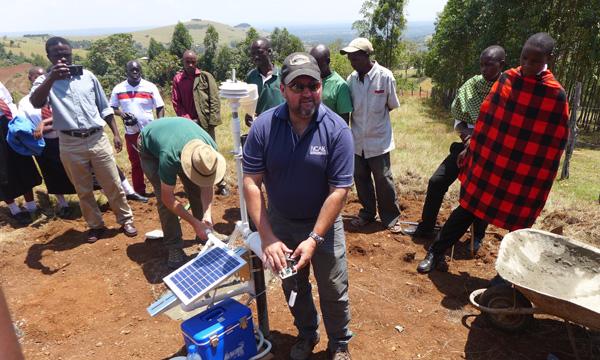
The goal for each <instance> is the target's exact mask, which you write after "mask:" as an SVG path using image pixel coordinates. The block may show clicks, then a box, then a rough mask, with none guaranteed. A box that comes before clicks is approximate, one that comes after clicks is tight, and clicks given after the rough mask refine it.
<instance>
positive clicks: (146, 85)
mask: <svg viewBox="0 0 600 360" xmlns="http://www.w3.org/2000/svg"><path fill="white" fill-rule="evenodd" d="M109 104H110V106H111V107H115V108H118V107H120V108H121V111H123V112H128V113H132V114H133V115H135V117H136V118H137V121H138V124H137V125H135V126H125V133H127V134H136V133H138V132H140V131H141V130H142V129H143V128H144V126H146V125H148V123H150V121H152V120H154V114H153V112H152V111H153V110H154V109H155V108H159V107H163V106H165V103H164V102H163V99H162V97H161V96H160V92H159V91H158V88H157V87H156V85H154V84H153V83H151V82H149V81H146V80H144V79H141V80H140V83H139V84H138V85H137V86H131V84H129V83H128V82H127V80H125V81H123V82H122V83H120V84H118V85H117V86H115V88H114V89H113V91H112V94H111V96H110V101H109Z"/></svg>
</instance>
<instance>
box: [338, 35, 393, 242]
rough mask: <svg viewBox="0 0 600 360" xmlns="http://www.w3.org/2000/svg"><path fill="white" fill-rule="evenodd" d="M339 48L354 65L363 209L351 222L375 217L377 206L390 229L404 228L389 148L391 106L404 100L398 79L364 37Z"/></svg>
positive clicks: (358, 173)
mask: <svg viewBox="0 0 600 360" xmlns="http://www.w3.org/2000/svg"><path fill="white" fill-rule="evenodd" d="M340 53H341V54H342V55H348V60H350V64H351V65H352V67H353V68H354V70H355V71H354V72H352V74H350V76H348V79H347V82H348V86H349V87H350V93H351V95H352V106H353V107H354V110H353V111H352V115H351V117H350V122H351V124H352V136H353V137H354V183H355V184H356V192H357V193H358V199H359V201H360V203H361V205H362V209H360V211H359V213H358V217H357V218H356V219H354V220H353V221H352V222H351V225H352V226H353V227H354V228H361V227H363V226H365V225H367V224H369V223H371V222H373V221H375V216H376V215H377V213H378V212H379V219H380V220H381V222H382V223H383V225H384V226H386V227H387V228H388V230H389V231H390V232H392V233H401V232H402V226H401V225H400V223H399V221H398V220H399V218H400V208H399V207H398V202H397V201H396V188H395V186H394V178H393V177H392V170H391V164H390V151H392V150H393V149H394V148H395V145H394V135H393V132H392V123H391V122H390V111H392V110H393V109H395V108H397V107H398V106H400V103H399V101H398V96H397V95H396V80H395V79H394V75H393V74H392V72H391V71H390V70H388V69H386V68H384V67H383V66H381V65H379V64H378V63H377V62H376V61H372V60H371V59H370V54H371V53H373V45H371V42H370V41H369V40H367V39H365V38H356V39H354V40H352V41H351V42H350V44H349V45H348V46H347V47H345V48H343V49H342V50H340ZM371 176H372V178H371ZM372 179H373V180H374V184H373V180H372Z"/></svg>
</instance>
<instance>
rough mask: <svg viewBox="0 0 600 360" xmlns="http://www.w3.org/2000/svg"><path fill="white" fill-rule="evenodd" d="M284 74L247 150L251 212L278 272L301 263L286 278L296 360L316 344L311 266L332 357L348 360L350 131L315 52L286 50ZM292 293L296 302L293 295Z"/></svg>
mask: <svg viewBox="0 0 600 360" xmlns="http://www.w3.org/2000/svg"><path fill="white" fill-rule="evenodd" d="M281 79H282V80H281V85H280V88H281V93H282V94H283V97H284V98H285V100H286V102H285V103H283V104H281V105H279V106H277V107H275V108H272V109H270V110H268V111H266V112H264V113H262V114H261V115H260V116H259V117H258V118H257V119H256V121H255V122H254V124H253V125H252V127H251V128H250V133H249V134H248V140H247V141H246V145H245V147H244V162H243V166H244V194H245V196H246V199H247V203H248V213H249V214H250V216H251V218H252V220H254V223H255V224H257V227H258V232H259V234H260V238H261V240H262V248H263V261H264V262H265V265H266V266H268V267H271V268H272V269H273V270H275V271H279V270H281V269H282V268H284V267H285V266H286V255H291V257H292V258H294V259H295V260H297V262H298V263H297V265H296V266H295V268H296V270H298V273H297V274H296V275H295V276H292V277H289V278H286V279H284V280H283V281H282V286H283V291H284V294H285V296H286V298H287V299H288V301H289V303H290V308H291V312H292V315H293V316H294V325H296V327H297V329H298V332H299V335H298V338H297V341H296V343H295V344H294V345H293V346H292V349H291V353H290V357H291V359H308V358H309V357H310V355H311V353H312V350H313V348H314V347H315V345H316V344H317V343H318V342H319V332H318V327H319V316H318V314H317V310H316V308H315V305H314V303H313V298H312V294H311V285H310V282H309V281H308V277H309V273H310V267H309V266H306V265H308V264H309V263H312V267H313V272H314V276H315V279H316V281H317V286H318V291H319V300H320V305H321V311H322V313H323V321H324V323H325V330H326V331H327V337H328V338H329V344H328V349H329V354H330V358H332V359H336V360H341V359H350V353H349V352H348V342H349V341H350V338H351V337H352V332H351V331H350V329H349V322H350V308H349V303H348V269H347V263H346V245H345V236H344V226H343V223H342V219H341V217H340V211H341V210H342V207H343V206H344V203H345V201H346V197H347V194H348V191H349V189H350V187H351V186H352V171H353V155H352V149H353V144H352V135H351V133H350V129H349V128H348V126H347V125H346V123H345V122H344V120H343V119H342V118H340V117H339V116H338V115H337V114H336V113H335V112H333V111H332V110H331V109H329V108H328V107H326V106H324V105H322V104H321V74H320V71H319V67H318V65H317V61H316V60H315V59H314V58H313V57H312V56H310V55H308V54H306V53H293V54H291V55H289V56H288V57H287V58H286V59H285V61H284V63H283V67H282V71H281ZM263 183H264V185H265V189H266V193H267V195H268V198H269V207H268V208H267V207H266V204H265V201H264V197H263V194H262V193H261V186H262V184H263ZM292 294H295V302H294V301H291V300H290V296H294V295H292ZM292 298H293V297H292Z"/></svg>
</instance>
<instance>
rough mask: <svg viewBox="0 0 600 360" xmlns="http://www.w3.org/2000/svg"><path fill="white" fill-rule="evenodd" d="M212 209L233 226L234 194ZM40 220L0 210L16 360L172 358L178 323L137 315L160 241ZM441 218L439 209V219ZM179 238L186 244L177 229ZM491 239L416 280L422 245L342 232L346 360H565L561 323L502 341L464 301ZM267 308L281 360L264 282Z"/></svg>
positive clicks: (289, 334) (151, 283) (416, 207)
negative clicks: (91, 234) (19, 352)
mask: <svg viewBox="0 0 600 360" xmlns="http://www.w3.org/2000/svg"><path fill="white" fill-rule="evenodd" d="M38 195H40V194H39V193H38ZM42 197H43V196H42ZM155 201H156V200H155V199H151V200H150V202H149V203H148V204H142V203H136V202H132V203H131V205H132V207H133V210H134V213H135V216H136V219H137V221H136V225H137V227H138V231H139V233H140V234H144V233H145V232H147V231H150V230H153V229H156V228H157V227H159V225H158V218H157V213H156V210H155ZM215 204H216V206H215V209H214V221H215V229H216V230H217V231H219V232H221V233H224V234H228V233H230V232H231V231H232V229H233V226H234V223H235V221H236V220H237V219H238V218H239V209H238V198H237V194H235V193H234V194H233V195H232V196H230V197H228V198H222V197H217V198H216V200H215ZM421 206H422V197H421V196H417V197H414V199H412V198H411V200H401V207H402V208H403V218H404V219H407V220H416V219H418V218H419V215H420V210H421ZM358 208H359V204H358V203H357V200H356V198H355V196H351V199H350V202H349V203H348V205H347V206H346V207H345V209H344V211H343V214H344V217H345V219H346V223H347V222H348V218H349V217H350V216H352V215H354V214H355V213H356V212H357V211H358ZM46 211H47V212H48V214H47V215H48V219H46V220H45V221H41V222H39V223H37V224H34V225H31V226H29V227H25V228H15V227H16V224H15V223H13V222H12V220H10V218H9V217H8V211H7V209H6V208H5V207H3V208H2V209H1V210H0V231H1V237H0V251H1V254H2V255H1V256H0V281H1V284H2V288H3V289H4V292H5V294H6V296H7V298H8V303H9V306H10V308H11V311H12V314H13V320H14V322H15V325H16V327H17V328H18V331H19V335H20V340H21V343H22V347H23V350H24V352H25V355H26V358H27V359H169V358H170V357H171V356H174V355H175V354H176V353H178V352H179V351H180V349H181V347H182V345H183V340H182V336H181V333H180V330H179V323H178V322H176V321H173V320H171V319H169V318H167V317H166V316H164V315H161V316H158V317H156V318H151V317H150V316H149V315H148V314H147V312H146V307H147V306H148V305H150V304H151V303H152V302H153V301H154V300H155V299H156V298H158V296H159V295H160V294H161V293H162V291H163V290H164V289H165V286H164V285H163V284H162V281H161V279H162V277H163V276H165V275H166V274H167V273H168V270H167V268H166V265H165V258H166V252H165V250H164V249H163V248H162V246H161V244H160V242H159V241H144V237H143V235H139V236H138V237H136V238H127V237H125V236H124V235H123V234H121V233H119V232H118V231H117V229H118V226H117V224H116V223H115V220H114V216H113V215H112V213H111V212H110V211H107V212H106V213H105V214H104V219H105V220H106V222H107V225H108V226H109V227H110V228H112V229H113V230H112V231H111V232H110V233H109V236H108V238H106V239H102V240H101V241H98V242H97V243H94V244H88V243H86V242H85V238H84V231H85V230H86V226H85V223H84V221H83V219H82V218H78V219H74V220H61V219H57V218H52V214H51V209H47V210H46ZM447 215H448V209H447V208H444V210H443V214H442V216H441V217H440V219H441V220H443V219H444V218H445V216H447ZM347 229H348V227H347ZM184 234H185V235H186V236H187V237H186V239H193V236H192V234H193V232H192V230H191V228H190V227H189V226H187V225H184ZM501 237H502V232H501V231H498V230H497V229H494V228H491V229H489V233H488V236H487V238H486V241H485V243H484V246H483V249H482V250H481V251H480V255H478V256H477V258H476V259H470V256H469V255H468V250H467V246H466V243H462V244H461V245H459V246H457V248H456V251H455V254H454V261H453V262H452V263H450V266H449V271H448V272H434V273H432V274H431V275H429V276H423V275H418V274H417V273H416V271H415V268H416V265H417V262H418V261H419V260H420V259H422V257H423V256H424V254H425V246H427V245H428V244H426V243H423V242H415V241H413V240H412V239H411V238H409V237H407V236H402V235H390V234H389V233H387V232H386V231H384V230H383V228H382V227H381V225H379V224H372V225H370V226H368V227H367V228H366V229H364V230H362V231H361V232H351V231H347V249H348V259H349V272H350V299H351V311H352V323H351V327H352V330H353V332H354V333H355V337H354V339H353V340H352V342H351V346H350V349H351V352H352V355H353V357H354V358H355V359H550V358H551V357H548V356H549V354H553V355H554V356H556V357H557V358H559V359H574V356H573V355H572V350H571V346H570V343H569V341H568V338H567V332H566V328H565V326H564V324H563V323H562V322H561V321H559V320H557V319H553V318H549V317H545V318H544V317H537V318H536V320H535V321H534V323H533V325H532V326H531V327H529V328H528V329H527V330H526V331H525V332H522V333H519V334H508V333H504V332H501V331H499V330H496V329H494V328H493V327H491V326H490V325H489V324H488V323H487V322H486V321H485V319H483V318H482V317H481V316H478V313H479V312H478V311H477V310H476V309H474V308H473V307H472V306H471V305H469V304H468V295H469V293H470V292H471V291H472V290H475V289H477V288H481V287H485V286H486V285H487V284H488V280H489V279H491V278H492V277H493V276H494V275H495V271H494V265H493V264H494V260H495V257H496V254H497V249H498V245H499V240H500V239H501ZM185 244H186V251H187V252H188V253H189V254H191V253H194V252H196V251H197V244H196V243H195V242H194V241H193V240H186V241H185ZM413 258H414V259H413ZM315 297H318V296H317V295H316V294H315ZM268 303H269V318H270V327H271V331H272V333H271V340H272V341H273V343H274V351H273V353H274V355H275V358H276V359H285V358H287V354H288V351H289V348H290V346H291V344H292V343H293V339H294V336H295V335H296V331H295V329H294V327H293V325H292V319H291V316H290V314H289V311H288V309H287V304H286V303H285V299H284V297H283V294H282V292H281V290H280V289H279V286H278V285H277V284H271V285H270V288H269V292H268ZM396 326H401V327H402V328H403V330H402V331H398V330H397V329H396V328H395V327H396ZM322 333H324V331H323V332H322ZM598 335H599V334H597V333H592V332H588V331H586V330H584V329H581V328H577V329H576V331H575V337H576V339H577V347H578V348H579V351H580V355H582V358H584V359H585V358H588V359H591V358H592V357H594V356H598V354H599V353H600V352H599V350H600V349H598V348H597V347H598V339H599V338H598ZM326 343H327V341H326V336H322V340H321V343H320V344H319V345H318V347H317V349H316V355H315V356H314V357H313V358H315V359H326V358H327V355H326V352H325V348H326ZM1 357H2V356H0V358H1ZM596 359H598V357H596Z"/></svg>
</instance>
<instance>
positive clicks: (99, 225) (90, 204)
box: [29, 37, 137, 242]
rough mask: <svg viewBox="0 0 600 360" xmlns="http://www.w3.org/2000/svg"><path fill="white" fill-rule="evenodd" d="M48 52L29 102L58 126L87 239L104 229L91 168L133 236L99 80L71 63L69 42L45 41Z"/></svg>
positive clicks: (113, 127) (118, 141)
mask: <svg viewBox="0 0 600 360" xmlns="http://www.w3.org/2000/svg"><path fill="white" fill-rule="evenodd" d="M46 54H47V57H48V60H50V62H51V63H52V67H51V68H50V71H49V72H48V74H46V75H42V76H40V77H38V78H37V79H36V80H35V82H34V83H33V87H32V90H31V95H30V98H29V100H30V101H31V104H32V105H33V106H34V107H36V108H42V107H43V106H45V105H50V106H51V107H52V117H53V127H54V130H57V131H58V132H59V133H58V139H59V144H60V159H61V161H62V163H63V165H64V167H65V170H66V172H67V175H68V176H69V179H70V180H71V182H72V183H73V185H74V186H75V190H76V191H77V195H78V196H79V206H80V207H81V213H82V214H83V217H84V218H85V221H86V222H87V224H88V227H89V231H88V235H87V240H88V242H95V241H97V240H98V239H100V238H101V237H102V235H103V234H104V232H105V230H106V227H105V226H104V221H103V220H102V213H101V212H100V209H99V208H98V204H97V203H96V198H95V197H94V188H93V181H92V172H93V173H94V174H95V175H96V179H97V180H98V183H99V184H100V186H102V189H104V194H105V195H106V197H107V198H108V203H109V205H110V207H111V209H112V211H113V212H114V213H115V215H116V217H117V222H118V223H119V224H121V230H122V231H123V232H124V233H125V235H127V236H130V237H133V236H136V235H137V230H136V228H135V227H134V226H133V213H132V212H131V208H130V207H129V205H128V204H127V199H126V198H125V192H124V191H123V188H122V186H121V180H120V179H119V174H118V172H117V164H116V162H115V157H114V154H113V149H112V147H111V145H110V143H109V141H108V137H107V136H106V134H104V125H106V124H108V125H109V126H110V129H111V130H112V132H113V135H114V140H113V142H114V146H115V149H116V150H117V152H120V151H121V150H122V147H123V145H122V142H121V135H120V134H119V129H118V128H117V124H116V122H115V119H114V116H113V113H114V112H113V109H112V108H111V107H110V106H109V105H108V101H107V100H106V95H104V90H103V89H102V86H101V85H100V82H99V81H98V79H97V78H96V76H94V74H92V73H91V72H90V71H88V70H84V69H83V68H82V67H81V66H78V65H72V64H71V60H72V55H73V53H72V49H71V44H70V43H69V42H68V41H67V40H66V39H64V38H61V37H51V38H50V39H48V40H47V41H46Z"/></svg>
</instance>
